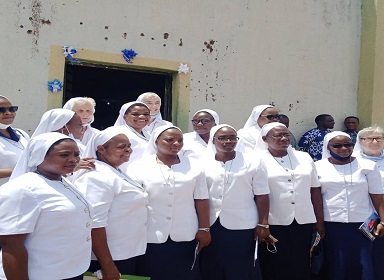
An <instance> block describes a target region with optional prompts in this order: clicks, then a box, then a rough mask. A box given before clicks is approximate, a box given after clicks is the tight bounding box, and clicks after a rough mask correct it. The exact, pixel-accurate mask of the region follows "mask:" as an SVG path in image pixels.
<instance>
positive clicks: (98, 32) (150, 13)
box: [0, 0, 361, 136]
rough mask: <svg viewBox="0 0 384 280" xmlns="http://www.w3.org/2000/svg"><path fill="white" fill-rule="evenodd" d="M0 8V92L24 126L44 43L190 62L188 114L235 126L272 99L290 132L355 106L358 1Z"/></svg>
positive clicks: (35, 114) (44, 98)
mask: <svg viewBox="0 0 384 280" xmlns="http://www.w3.org/2000/svg"><path fill="white" fill-rule="evenodd" d="M0 12H1V17H0V34H1V35H2V39H1V40H0V46H1V50H2V55H1V65H2V70H1V71H2V75H1V78H0V79H1V80H0V91H1V94H4V95H6V96H8V97H10V99H11V100H12V102H13V103H14V104H18V105H20V112H19V113H18V116H17V121H16V123H15V125H16V126H19V127H21V128H24V129H26V130H29V131H30V130H33V129H34V127H35V126H36V125H37V123H38V121H39V118H40V116H41V114H42V113H43V112H44V111H45V110H47V108H48V107H49V106H48V92H47V86H46V83H47V80H48V76H49V71H50V50H51V46H52V45H71V46H74V47H76V48H78V49H81V48H84V49H87V50H93V51H97V52H104V53H109V54H119V53H120V51H121V50H122V49H125V48H128V49H129V48H132V49H134V50H135V51H137V52H138V53H139V56H141V57H143V58H148V59H160V60H170V61H183V62H188V63H190V64H191V65H192V72H191V74H190V78H191V80H190V100H189V102H190V112H189V116H187V118H191V116H192V114H193V112H195V111H196V110H198V109H201V108H204V107H205V108H211V109H214V110H216V111H218V113H219V114H220V117H221V122H222V123H230V124H232V125H234V126H235V127H237V128H240V127H241V126H242V125H243V124H244V123H245V121H246V119H247V118H248V116H249V114H250V112H251V110H252V107H253V106H255V105H259V104H265V103H273V104H275V105H276V106H277V107H278V108H280V110H281V112H282V113H286V114H287V115H289V116H290V118H291V129H292V131H293V132H294V134H295V135H297V136H299V135H301V134H302V133H303V132H304V131H306V130H307V129H309V128H311V127H313V126H314V121H313V120H314V117H315V116H316V115H317V114H321V113H329V114H331V115H333V116H334V117H335V120H336V122H337V125H336V128H338V129H340V128H342V126H341V124H342V121H343V119H344V117H345V116H347V115H355V114H356V111H357V87H358V77H359V55H360V29H361V1H359V0H350V1H346V0H321V1H320V0H318V1H309V0H280V1H267V0H263V1H261V0H210V1H203V0H194V1H186V0H165V1H149V0H130V1H126V0H109V1H107V0H81V1H63V0H61V1H57V0H44V1H43V0H22V1H21V0H19V1H1V2H0ZM141 33H142V34H143V36H142V35H141ZM164 33H168V34H169V37H168V39H164ZM181 41H182V46H180V42H181ZM210 41H213V42H212V44H211V46H207V43H209V42H210ZM181 108H183V107H182V106H181ZM184 111H185V110H184ZM184 111H183V112H178V114H185V115H186V114H188V112H184ZM116 114H117V112H116Z"/></svg>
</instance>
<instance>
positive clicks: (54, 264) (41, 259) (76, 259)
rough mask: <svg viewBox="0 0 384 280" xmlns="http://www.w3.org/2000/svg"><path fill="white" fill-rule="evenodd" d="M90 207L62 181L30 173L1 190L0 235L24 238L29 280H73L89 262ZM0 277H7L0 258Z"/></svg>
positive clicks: (67, 182)
mask: <svg viewBox="0 0 384 280" xmlns="http://www.w3.org/2000/svg"><path fill="white" fill-rule="evenodd" d="M91 217H92V206H91V205H90V204H89V202H88V201H87V200H86V199H85V198H84V197H83V196H82V195H81V193H80V192H79V191H77V190H76V189H75V188H74V187H73V185H71V183H70V182H69V181H67V180H65V179H63V182H59V181H53V180H48V179H46V178H44V177H41V176H40V175H38V174H36V173H33V172H29V173H26V174H24V175H22V176H20V177H18V178H16V179H14V180H12V181H10V182H8V183H7V184H4V185H3V186H2V187H1V188H0V235H15V234H28V236H27V238H26V241H25V247H26V249H27V251H28V274H29V279H31V280H51V279H64V278H70V277H75V276H77V275H80V274H82V273H84V272H85V271H86V270H87V269H88V267H89V261H90V258H91V245H92V242H91V228H92V218H91ZM0 279H6V278H5V276H4V271H3V268H2V254H0Z"/></svg>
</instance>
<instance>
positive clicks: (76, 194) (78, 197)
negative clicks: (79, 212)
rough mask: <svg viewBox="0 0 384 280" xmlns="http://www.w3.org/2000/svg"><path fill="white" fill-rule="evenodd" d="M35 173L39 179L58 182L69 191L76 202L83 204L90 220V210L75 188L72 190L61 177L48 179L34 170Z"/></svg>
mask: <svg viewBox="0 0 384 280" xmlns="http://www.w3.org/2000/svg"><path fill="white" fill-rule="evenodd" d="M35 173H36V174H38V175H40V176H41V177H44V178H46V179H48V180H50V181H54V182H58V183H60V184H61V185H63V186H64V188H66V189H67V190H69V191H70V192H71V193H72V194H74V195H75V196H76V198H77V199H78V200H80V201H81V203H83V204H84V206H85V208H84V212H85V213H87V214H88V216H89V218H90V219H91V220H92V216H91V210H90V207H91V206H90V205H89V203H88V201H87V200H86V199H85V197H84V196H83V195H82V194H81V193H80V192H79V191H77V190H76V189H75V188H73V187H72V186H71V185H69V184H68V183H67V182H65V181H63V177H60V179H59V180H56V179H52V178H49V177H48V176H45V175H44V174H42V173H41V172H40V171H39V170H37V169H36V170H35Z"/></svg>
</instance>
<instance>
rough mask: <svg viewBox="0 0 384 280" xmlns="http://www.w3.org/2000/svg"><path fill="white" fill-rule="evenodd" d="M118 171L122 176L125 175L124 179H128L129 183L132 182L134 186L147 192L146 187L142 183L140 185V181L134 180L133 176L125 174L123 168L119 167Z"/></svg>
mask: <svg viewBox="0 0 384 280" xmlns="http://www.w3.org/2000/svg"><path fill="white" fill-rule="evenodd" d="M117 171H118V172H119V174H120V175H121V176H123V177H124V180H125V181H127V182H128V183H130V184H131V185H132V186H134V187H136V188H139V189H140V190H142V191H143V192H146V190H145V189H144V187H143V186H142V185H140V184H139V183H138V182H136V181H135V180H133V179H132V178H131V177H129V176H128V175H127V174H125V173H124V172H123V171H121V169H119V168H117Z"/></svg>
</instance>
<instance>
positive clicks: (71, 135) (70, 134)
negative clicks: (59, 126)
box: [64, 125, 75, 140]
mask: <svg viewBox="0 0 384 280" xmlns="http://www.w3.org/2000/svg"><path fill="white" fill-rule="evenodd" d="M64 127H65V129H66V130H67V132H68V135H67V136H68V137H69V138H72V139H73V140H75V136H73V134H72V133H71V132H70V131H69V129H68V127H67V126H66V125H65V126H64Z"/></svg>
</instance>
